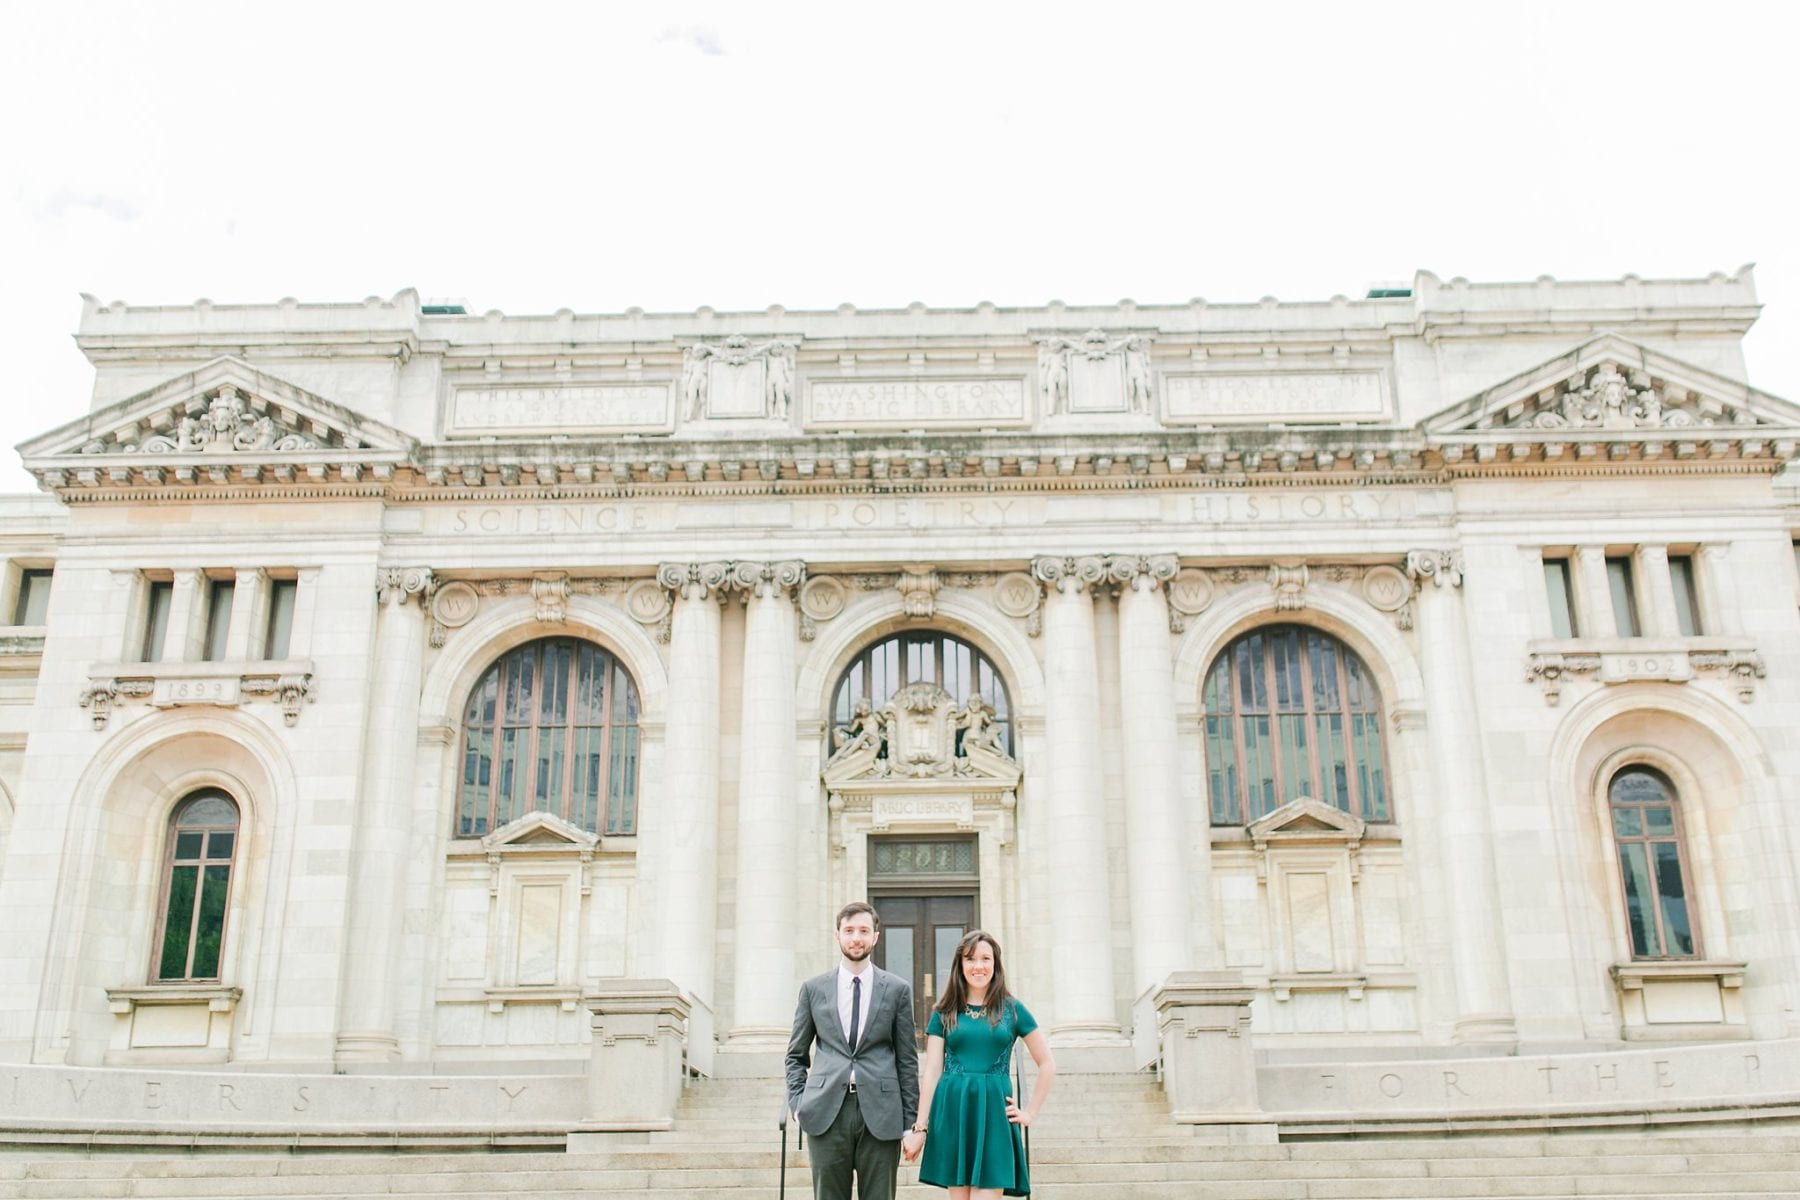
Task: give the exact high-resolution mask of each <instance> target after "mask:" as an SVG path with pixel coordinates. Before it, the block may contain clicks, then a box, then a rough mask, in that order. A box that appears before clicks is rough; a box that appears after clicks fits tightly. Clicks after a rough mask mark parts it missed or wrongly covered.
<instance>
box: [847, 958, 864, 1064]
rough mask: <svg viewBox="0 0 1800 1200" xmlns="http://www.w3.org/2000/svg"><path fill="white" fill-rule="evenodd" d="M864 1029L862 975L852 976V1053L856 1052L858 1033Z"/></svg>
mask: <svg viewBox="0 0 1800 1200" xmlns="http://www.w3.org/2000/svg"><path fill="white" fill-rule="evenodd" d="M861 1029H862V976H860V975H852V976H851V977H850V1053H852V1054H855V1053H856V1035H857V1033H858V1032H860V1031H861Z"/></svg>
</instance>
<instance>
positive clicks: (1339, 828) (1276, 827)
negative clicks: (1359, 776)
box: [1247, 796, 1365, 844]
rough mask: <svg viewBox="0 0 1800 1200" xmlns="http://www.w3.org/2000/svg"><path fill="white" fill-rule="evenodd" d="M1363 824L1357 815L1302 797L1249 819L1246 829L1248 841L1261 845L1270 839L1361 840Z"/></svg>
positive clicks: (1308, 797) (1309, 797)
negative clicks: (1267, 813)
mask: <svg viewBox="0 0 1800 1200" xmlns="http://www.w3.org/2000/svg"><path fill="white" fill-rule="evenodd" d="M1364 827H1365V823H1364V821H1363V819H1362V818H1361V817H1358V816H1355V815H1354V814H1351V813H1347V812H1345V811H1344V810H1343V809H1340V808H1334V807H1332V806H1331V805H1329V804H1323V803H1321V802H1319V801H1317V800H1314V799H1313V798H1312V797H1311V796H1302V797H1300V798H1299V799H1298V800H1290V801H1288V802H1287V803H1286V804H1284V805H1282V806H1281V807H1280V808H1278V809H1276V810H1275V811H1274V812H1272V813H1270V814H1269V815H1268V816H1266V817H1262V818H1260V819H1259V820H1255V821H1252V822H1251V823H1250V825H1249V826H1248V829H1247V832H1248V833H1249V834H1250V840H1251V841H1253V842H1256V843H1258V844H1261V843H1263V842H1270V841H1327V842H1357V841H1361V840H1362V836H1363V829H1364Z"/></svg>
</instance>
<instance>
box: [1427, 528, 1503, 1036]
mask: <svg viewBox="0 0 1800 1200" xmlns="http://www.w3.org/2000/svg"><path fill="white" fill-rule="evenodd" d="M1406 570H1407V574H1408V575H1410V576H1412V578H1413V581H1414V583H1415V584H1416V585H1418V586H1419V587H1420V589H1421V594H1420V596H1419V615H1418V628H1419V634H1420V638H1421V642H1422V646H1423V659H1424V663H1423V666H1424V674H1425V702H1426V708H1427V711H1428V712H1429V714H1430V724H1429V727H1428V733H1429V735H1430V741H1431V760H1432V767H1433V775H1434V781H1435V784H1436V786H1435V787H1434V788H1433V790H1432V795H1431V799H1432V801H1433V802H1434V803H1435V804H1436V808H1437V812H1436V818H1437V828H1438V842H1439V846H1440V850H1441V854H1442V858H1443V873H1444V884H1445V890H1446V892H1447V897H1446V898H1447V900H1448V907H1449V918H1450V948H1451V959H1452V969H1453V971H1454V975H1455V979H1456V1027H1455V1037H1456V1040H1457V1041H1459V1042H1515V1041H1517V1040H1518V1031H1517V1028H1516V1027H1515V1024H1514V1021H1513V1014H1512V997H1511V988H1510V986H1509V984H1508V982H1507V969H1506V930H1505V928H1504V926H1503V925H1502V924H1501V921H1500V885H1499V872H1498V871H1497V869H1496V868H1495V865H1494V835H1493V822H1492V820H1491V819H1490V816H1489V812H1488V799H1487V772H1486V770H1485V769H1484V768H1483V765H1482V748H1481V732H1480V729H1479V727H1478V725H1477V722H1476V718H1475V710H1474V699H1473V697H1474V681H1473V671H1472V670H1471V668H1470V663H1469V648H1468V635H1467V630H1466V628H1465V622H1464V619H1463V611H1462V595H1461V592H1462V555H1461V554H1460V553H1459V552H1456V551H1445V550H1417V551H1414V552H1413V553H1411V554H1408V555H1407V556H1406Z"/></svg>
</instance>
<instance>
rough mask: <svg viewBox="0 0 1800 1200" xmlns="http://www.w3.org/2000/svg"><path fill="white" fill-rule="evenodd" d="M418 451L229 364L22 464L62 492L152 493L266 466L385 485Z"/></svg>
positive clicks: (85, 427) (93, 424)
mask: <svg viewBox="0 0 1800 1200" xmlns="http://www.w3.org/2000/svg"><path fill="white" fill-rule="evenodd" d="M418 448H419V444H418V441H417V439H415V438H413V437H411V436H409V435H407V434H405V433H403V432H401V431H400V430H397V429H394V428H393V427H391V426H388V425H385V424H383V423H381V422H379V421H374V420H371V419H369V418H367V417H363V416H361V415H360V414H358V413H355V412H352V411H351V410H349V409H347V408H344V407H343V406H341V405H338V404H334V403H333V402H331V401H329V400H327V399H325V398H324V397H322V396H318V395H315V394H313V393H312V392H309V391H307V390H305V389H304V388H301V387H298V386H296V385H295V384H292V383H289V382H287V381H286V380H283V379H279V378H277V377H276V376H273V375H270V374H268V373H267V372H265V371H261V370H258V369H257V368H255V367H252V366H250V365H249V364H248V363H245V362H243V361H242V360H240V359H236V358H229V357H226V358H217V359H214V360H213V361H212V362H210V363H208V364H206V365H205V366H203V367H201V368H199V369H198V370H194V371H189V372H185V373H183V374H181V375H178V376H176V377H175V378H173V379H169V380H166V381H165V382H163V383H160V384H157V385H156V386H155V387H152V388H149V389H148V390H146V391H143V392H139V393H138V394H137V395H135V396H131V397H128V398H126V399H124V400H121V401H118V402H117V403H115V404H111V405H108V406H107V407H105V408H102V409H99V410H98V411H96V412H92V413H89V414H88V415H86V416H84V417H82V418H81V419H80V420H77V421H72V422H70V423H69V424H67V425H64V426H62V427H60V428H58V429H53V430H51V431H50V432H48V433H45V434H42V435H40V436H38V437H35V438H32V439H31V440H29V441H27V442H24V443H22V444H21V445H20V446H19V454H20V456H21V457H22V458H23V459H24V462H25V467H26V469H27V470H30V471H32V472H33V473H34V474H36V475H37V476H38V477H39V479H40V480H41V481H42V482H44V483H45V484H46V486H50V487H57V486H62V485H64V484H66V483H68V482H69V481H70V479H71V477H73V478H74V480H75V481H76V482H81V483H86V484H89V485H90V486H92V485H95V484H98V483H99V482H102V481H105V482H111V483H115V484H123V483H128V482H131V481H132V479H133V473H134V472H135V473H136V475H137V476H138V477H140V478H144V479H147V480H148V481H149V482H152V483H160V482H162V481H163V479H164V478H165V477H171V478H174V479H177V480H182V479H187V480H192V479H194V478H196V477H197V476H198V475H199V474H205V475H207V476H213V477H222V478H226V477H229V473H230V472H232V471H234V470H235V471H237V472H238V475H239V477H240V478H242V477H243V475H244V470H243V469H244V468H245V467H246V466H250V467H255V466H256V465H258V464H268V465H270V466H272V467H276V468H281V467H283V466H285V467H288V468H294V467H300V468H303V469H304V468H323V467H324V466H327V465H329V466H335V467H338V468H339V470H340V474H341V473H342V468H343V467H344V466H346V465H350V466H352V468H353V469H354V470H355V471H356V472H357V473H360V470H361V469H363V468H367V469H370V470H371V471H373V472H375V473H376V474H377V475H381V474H385V473H390V472H391V471H392V469H393V467H394V466H397V465H399V464H402V463H406V462H411V461H414V460H416V458H417V456H418ZM312 473H313V474H314V475H315V476H316V475H318V474H319V471H318V470H314V471H313V472H312ZM278 474H279V471H278ZM259 477H260V472H255V473H254V474H253V475H252V478H259Z"/></svg>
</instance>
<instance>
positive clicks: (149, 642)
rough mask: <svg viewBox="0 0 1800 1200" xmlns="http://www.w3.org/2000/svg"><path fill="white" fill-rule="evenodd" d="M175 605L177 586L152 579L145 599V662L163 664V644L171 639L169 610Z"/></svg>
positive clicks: (166, 581) (165, 580) (167, 581)
mask: <svg viewBox="0 0 1800 1200" xmlns="http://www.w3.org/2000/svg"><path fill="white" fill-rule="evenodd" d="M174 604H175V585H174V584H173V583H171V582H170V581H169V580H167V579H152V580H151V581H150V586H149V589H148V591H147V592H146V593H145V597H144V643H143V645H144V649H143V653H142V656H141V657H142V660H143V661H144V662H161V661H162V656H163V643H164V642H166V641H167V640H168V637H169V609H170V608H172V607H173V606H174Z"/></svg>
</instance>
